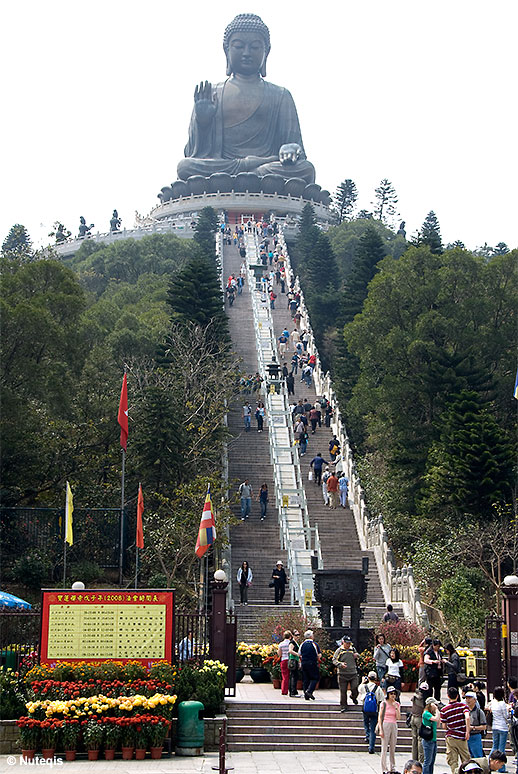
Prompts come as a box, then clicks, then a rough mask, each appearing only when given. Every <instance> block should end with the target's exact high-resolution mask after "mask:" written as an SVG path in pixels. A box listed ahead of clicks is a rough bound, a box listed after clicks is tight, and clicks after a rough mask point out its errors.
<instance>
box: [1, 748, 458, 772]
mask: <svg viewBox="0 0 518 774" xmlns="http://www.w3.org/2000/svg"><path fill="white" fill-rule="evenodd" d="M13 759H15V760H14V762H12V761H13ZM407 759H408V758H407V756H405V757H403V756H402V755H398V754H397V751H396V767H397V770H398V771H403V766H404V764H405V761H406V760H407ZM226 765H227V767H230V766H233V767H234V772H235V774H293V772H304V774H306V772H307V774H381V764H380V756H379V754H378V753H376V754H375V755H369V754H368V753H367V752H365V753H356V752H351V753H331V752H329V753H325V752H308V751H305V752H251V753H242V752H240V753H227V757H226ZM213 766H216V767H217V766H218V753H216V752H214V753H207V754H206V755H203V756H201V757H199V758H180V757H176V756H174V755H173V756H172V757H171V758H163V759H162V760H160V761H152V760H145V761H122V760H118V761H102V760H99V761H86V760H84V761H74V763H66V762H64V763H63V764H58V765H55V766H53V767H52V768H53V769H55V770H58V771H63V772H64V774H86V773H87V772H88V774H108V773H109V772H116V774H126V772H128V774H135V772H137V771H138V772H141V771H144V772H146V774H162V772H163V773H164V774H169V773H171V774H195V773H197V772H200V774H209V773H210V774H212V767H213ZM36 768H38V769H46V770H48V769H49V768H50V767H49V766H44V765H39V766H35V765H34V764H33V765H32V769H33V770H34V769H36ZM18 769H23V770H24V771H27V770H30V767H29V766H28V765H26V764H20V756H7V755H3V756H1V757H0V771H2V774H4V772H9V771H17V770H18ZM435 772H437V774H443V772H449V767H448V766H447V765H446V758H445V756H444V755H438V756H437V761H436V764H435Z"/></svg>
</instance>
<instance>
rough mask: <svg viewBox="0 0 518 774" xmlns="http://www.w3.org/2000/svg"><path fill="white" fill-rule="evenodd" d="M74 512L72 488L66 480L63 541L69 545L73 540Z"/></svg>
mask: <svg viewBox="0 0 518 774" xmlns="http://www.w3.org/2000/svg"><path fill="white" fill-rule="evenodd" d="M73 513H74V498H73V497H72V490H71V489H70V484H69V483H68V481H67V494H66V498H65V542H66V543H68V545H69V546H71V545H72V544H73V542H74V533H73V531H72V523H73V518H72V514H73Z"/></svg>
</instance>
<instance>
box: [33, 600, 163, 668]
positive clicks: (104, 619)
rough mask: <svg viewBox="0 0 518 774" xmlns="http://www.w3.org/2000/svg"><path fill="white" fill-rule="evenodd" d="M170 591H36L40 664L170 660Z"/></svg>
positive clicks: (146, 662)
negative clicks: (38, 594)
mask: <svg viewBox="0 0 518 774" xmlns="http://www.w3.org/2000/svg"><path fill="white" fill-rule="evenodd" d="M173 601H174V592H173V591H172V590H170V589H168V590H164V589H135V590H134V591H127V590H121V589H83V590H81V591H79V590H78V591H76V590H71V589H63V590H60V589H46V590H43V591H42V606H41V610H42V612H41V639H40V663H42V664H50V665H52V664H55V663H56V662H57V661H104V660H107V659H112V660H114V661H122V662H126V661H140V662H141V663H143V664H146V665H149V664H150V663H151V662H154V661H159V660H161V659H165V660H167V661H171V656H172V645H173Z"/></svg>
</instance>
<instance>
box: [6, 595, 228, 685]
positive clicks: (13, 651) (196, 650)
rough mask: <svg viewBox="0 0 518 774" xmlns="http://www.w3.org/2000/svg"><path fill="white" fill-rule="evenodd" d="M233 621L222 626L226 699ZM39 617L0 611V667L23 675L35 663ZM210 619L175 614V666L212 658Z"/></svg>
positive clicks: (200, 615)
mask: <svg viewBox="0 0 518 774" xmlns="http://www.w3.org/2000/svg"><path fill="white" fill-rule="evenodd" d="M236 632H237V627H236V620H235V617H234V616H231V615H228V616H227V622H226V626H225V659H224V661H225V663H226V664H227V666H228V672H227V686H226V692H227V695H233V692H235V674H236V664H235V658H236ZM39 638H40V613H39V612H38V611H32V610H13V611H0V667H1V668H10V669H13V670H14V671H15V672H17V671H19V670H20V668H23V671H24V672H25V671H27V670H28V669H30V668H31V667H32V666H34V664H37V663H38V662H39ZM211 638H212V616H211V615H210V614H208V615H205V614H204V613H186V612H178V613H175V616H174V621H173V656H172V661H173V663H175V664H178V665H180V664H182V663H188V662H189V661H192V662H196V663H201V662H203V661H204V660H205V659H208V658H213V657H214V655H213V651H212V648H211Z"/></svg>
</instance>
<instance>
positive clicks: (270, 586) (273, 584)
mask: <svg viewBox="0 0 518 774" xmlns="http://www.w3.org/2000/svg"><path fill="white" fill-rule="evenodd" d="M274 586H275V583H274V582H273V581H270V583H269V584H268V588H269V589H273V587H274Z"/></svg>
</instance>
